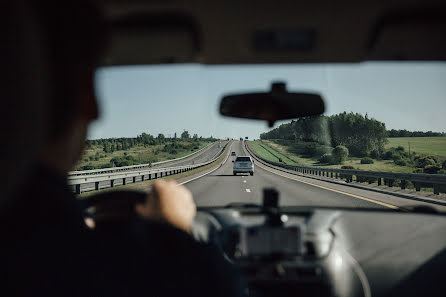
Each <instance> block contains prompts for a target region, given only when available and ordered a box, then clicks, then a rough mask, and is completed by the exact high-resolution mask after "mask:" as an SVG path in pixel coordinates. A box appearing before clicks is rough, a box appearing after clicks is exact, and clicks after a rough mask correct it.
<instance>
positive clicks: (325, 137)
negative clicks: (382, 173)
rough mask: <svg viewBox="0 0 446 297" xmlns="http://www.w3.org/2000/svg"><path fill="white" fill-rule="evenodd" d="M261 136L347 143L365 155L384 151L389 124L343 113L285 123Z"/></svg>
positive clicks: (354, 151) (336, 144) (361, 154)
mask: <svg viewBox="0 0 446 297" xmlns="http://www.w3.org/2000/svg"><path fill="white" fill-rule="evenodd" d="M260 139H284V140H294V141H298V142H299V141H300V142H310V143H318V144H321V145H327V146H331V147H338V146H345V147H346V148H347V149H348V151H349V153H350V154H351V155H354V156H358V157H363V156H368V155H369V154H370V153H372V152H374V151H376V152H378V154H380V153H382V152H383V151H384V145H385V144H386V142H387V130H386V125H385V124H384V123H382V122H380V121H378V120H375V119H373V118H369V117H368V115H367V114H366V115H361V114H359V113H352V112H350V113H347V112H343V113H340V114H336V115H332V116H317V117H305V118H300V119H298V120H293V121H291V123H287V124H282V125H280V126H279V127H278V128H275V129H273V130H271V131H269V132H265V133H262V134H260Z"/></svg>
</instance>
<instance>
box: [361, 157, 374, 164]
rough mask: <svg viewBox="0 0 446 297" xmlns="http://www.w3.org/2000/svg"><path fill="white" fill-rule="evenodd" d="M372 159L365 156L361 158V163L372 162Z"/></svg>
mask: <svg viewBox="0 0 446 297" xmlns="http://www.w3.org/2000/svg"><path fill="white" fill-rule="evenodd" d="M373 163H374V162H373V159H372V158H369V157H365V158H362V159H361V164H373Z"/></svg>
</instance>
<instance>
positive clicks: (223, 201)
mask: <svg viewBox="0 0 446 297" xmlns="http://www.w3.org/2000/svg"><path fill="white" fill-rule="evenodd" d="M231 151H234V152H236V154H237V155H242V156H243V155H248V152H247V151H246V150H245V149H244V147H243V146H242V142H240V141H234V142H233V144H232V147H231ZM234 159H235V157H234V156H230V157H229V158H228V160H227V161H226V162H225V163H224V164H222V166H221V167H220V168H218V169H217V170H215V171H213V172H212V173H210V174H208V175H205V176H203V177H201V178H198V179H195V180H193V181H190V182H187V183H186V184H185V185H186V187H187V188H189V189H190V190H191V192H192V193H193V196H194V199H195V202H196V204H197V206H224V205H227V204H228V203H232V202H239V203H240V202H242V203H258V204H261V203H262V190H263V188H275V189H277V190H278V191H279V193H280V194H279V195H280V205H281V206H297V205H302V206H329V207H366V208H381V209H395V210H398V209H400V210H405V209H407V207H410V206H413V205H416V204H417V205H419V204H424V205H429V206H432V207H435V208H437V209H439V210H441V211H446V206H441V205H432V204H429V203H424V202H418V201H413V200H409V199H405V198H401V197H396V196H392V195H387V194H383V193H377V192H372V191H368V190H364V189H357V188H352V187H347V186H345V185H339V184H333V183H329V182H326V181H321V180H315V179H312V178H309V177H304V176H299V175H295V174H290V173H286V172H282V171H279V170H275V169H271V168H269V167H266V166H263V165H262V164H260V162H257V161H256V162H255V172H254V176H249V174H246V175H242V174H240V175H237V176H234V175H233V173H232V160H234Z"/></svg>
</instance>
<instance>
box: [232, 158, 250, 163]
mask: <svg viewBox="0 0 446 297" xmlns="http://www.w3.org/2000/svg"><path fill="white" fill-rule="evenodd" d="M235 161H239V162H250V161H251V160H250V159H249V157H237V159H235Z"/></svg>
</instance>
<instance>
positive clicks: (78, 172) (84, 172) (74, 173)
mask: <svg viewBox="0 0 446 297" xmlns="http://www.w3.org/2000/svg"><path fill="white" fill-rule="evenodd" d="M216 143H218V141H216V142H213V143H210V144H208V145H207V146H205V147H203V148H201V149H199V150H198V151H196V152H193V153H192V154H189V155H187V156H184V157H180V158H176V159H170V160H165V161H160V162H154V163H152V166H156V165H160V164H165V163H170V162H176V161H180V160H183V159H186V158H189V157H192V156H194V155H196V154H198V153H200V152H202V151H204V150H206V149H207V148H210V147H211V146H212V145H214V144H216ZM149 165H150V163H147V164H138V165H130V166H122V167H112V168H103V169H91V170H76V171H70V172H68V176H78V175H93V174H100V173H112V172H119V171H128V170H131V169H141V168H146V167H149Z"/></svg>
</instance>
